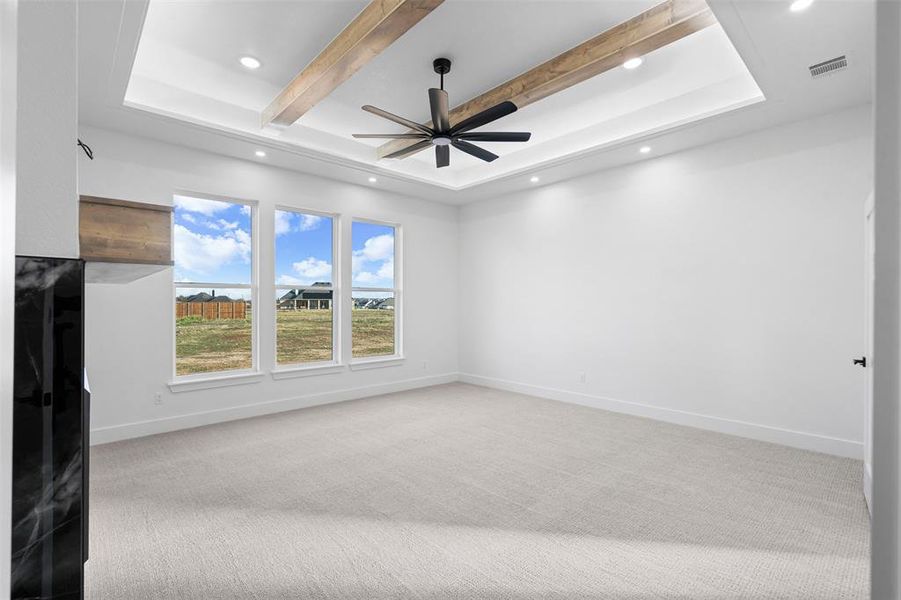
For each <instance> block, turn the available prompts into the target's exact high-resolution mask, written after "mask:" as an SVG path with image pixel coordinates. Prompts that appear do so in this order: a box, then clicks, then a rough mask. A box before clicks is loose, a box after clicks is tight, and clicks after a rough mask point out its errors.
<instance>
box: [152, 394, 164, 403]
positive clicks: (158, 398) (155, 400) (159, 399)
mask: <svg viewBox="0 0 901 600" xmlns="http://www.w3.org/2000/svg"><path fill="white" fill-rule="evenodd" d="M153 403H154V404H157V405H159V404H162V403H163V395H162V394H161V393H159V392H157V393H155V394H154V395H153Z"/></svg>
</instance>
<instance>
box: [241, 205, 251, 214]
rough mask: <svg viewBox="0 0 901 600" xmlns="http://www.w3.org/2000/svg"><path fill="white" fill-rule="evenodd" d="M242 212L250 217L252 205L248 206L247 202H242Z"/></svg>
mask: <svg viewBox="0 0 901 600" xmlns="http://www.w3.org/2000/svg"><path fill="white" fill-rule="evenodd" d="M241 214H242V215H245V216H247V217H249V216H250V206H248V205H247V204H242V205H241Z"/></svg>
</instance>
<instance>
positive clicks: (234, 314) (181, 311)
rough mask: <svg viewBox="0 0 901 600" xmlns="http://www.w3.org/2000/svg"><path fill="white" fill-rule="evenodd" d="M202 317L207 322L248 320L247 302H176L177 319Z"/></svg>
mask: <svg viewBox="0 0 901 600" xmlns="http://www.w3.org/2000/svg"><path fill="white" fill-rule="evenodd" d="M184 317H200V318H201V319H203V320H205V321H215V320H217V319H246V318H247V301H245V300H235V301H234V302H176V303H175V318H176V319H182V318H184Z"/></svg>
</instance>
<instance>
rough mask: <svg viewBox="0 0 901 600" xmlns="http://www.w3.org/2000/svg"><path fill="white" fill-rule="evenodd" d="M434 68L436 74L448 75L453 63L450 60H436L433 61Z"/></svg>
mask: <svg viewBox="0 0 901 600" xmlns="http://www.w3.org/2000/svg"><path fill="white" fill-rule="evenodd" d="M432 68H434V69H435V72H436V73H438V74H439V75H446V74H447V73H450V69H451V61H450V59H449V58H436V59H435V60H434V61H432Z"/></svg>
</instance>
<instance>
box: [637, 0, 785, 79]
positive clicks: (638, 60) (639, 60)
mask: <svg viewBox="0 0 901 600" xmlns="http://www.w3.org/2000/svg"><path fill="white" fill-rule="evenodd" d="M798 1H799V2H800V1H801V0H798ZM643 62H644V60H642V59H641V57H638V56H636V57H635V58H630V59H629V60H627V61H626V62H624V63H623V68H624V69H629V70H632V69H637V68H638V67H640V66H641V63H643Z"/></svg>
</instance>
